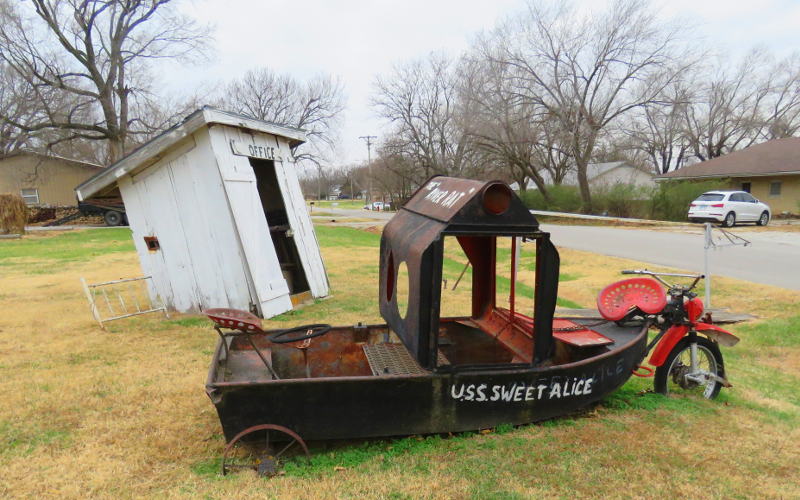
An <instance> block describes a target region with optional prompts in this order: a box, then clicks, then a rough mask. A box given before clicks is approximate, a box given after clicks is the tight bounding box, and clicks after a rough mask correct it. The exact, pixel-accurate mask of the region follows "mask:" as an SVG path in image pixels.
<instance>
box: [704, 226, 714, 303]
mask: <svg viewBox="0 0 800 500" xmlns="http://www.w3.org/2000/svg"><path fill="white" fill-rule="evenodd" d="M711 231H712V228H711V223H710V222H706V232H705V244H704V245H703V246H704V250H703V274H704V275H705V277H706V278H705V279H706V309H711V272H710V271H709V269H708V250H709V249H710V248H711V243H712V240H711V238H712V235H711Z"/></svg>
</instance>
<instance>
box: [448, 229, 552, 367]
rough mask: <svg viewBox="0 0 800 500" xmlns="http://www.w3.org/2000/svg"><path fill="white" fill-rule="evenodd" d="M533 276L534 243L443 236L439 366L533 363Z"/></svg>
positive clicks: (515, 238)
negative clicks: (472, 260) (473, 260)
mask: <svg viewBox="0 0 800 500" xmlns="http://www.w3.org/2000/svg"><path fill="white" fill-rule="evenodd" d="M495 243H496V247H495ZM470 247H471V250H469V248H470ZM495 248H496V249H495ZM492 249H494V251H493V252H492ZM492 253H493V255H492ZM468 254H471V255H473V258H474V259H475V260H476V262H471V261H470V259H469V257H468V256H467V255H468ZM476 268H477V273H478V275H476V274H475V269H476ZM535 271H536V242H535V241H534V240H533V239H529V240H527V241H524V239H523V238H521V237H509V236H480V237H476V236H471V237H468V239H463V238H459V237H457V236H445V237H444V249H443V262H442V292H441V309H440V310H441V315H440V320H439V336H438V348H439V352H438V354H439V355H438V356H437V359H438V362H437V365H441V364H443V363H447V364H450V365H485V364H507V363H527V362H530V359H531V356H532V351H533V340H532V330H533V325H532V320H531V318H532V317H533V308H534V285H535V278H536V272H535Z"/></svg>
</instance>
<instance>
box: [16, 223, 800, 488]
mask: <svg viewBox="0 0 800 500" xmlns="http://www.w3.org/2000/svg"><path fill="white" fill-rule="evenodd" d="M317 234H318V236H319V240H320V242H321V245H322V250H323V255H324V258H325V263H326V266H327V269H328V272H329V276H330V281H331V285H332V288H333V296H332V297H331V298H329V299H327V300H321V301H318V302H317V303H316V304H314V305H311V306H308V307H305V308H303V309H300V310H298V311H293V312H290V313H287V314H284V315H282V316H280V317H278V318H274V319H273V320H270V321H267V322H266V324H267V326H268V327H284V326H288V325H292V324H301V323H308V322H312V321H313V322H317V321H321V320H324V321H325V322H329V323H333V324H350V323H355V322H357V321H366V322H378V321H381V320H380V316H379V314H378V310H377V284H376V280H377V256H378V249H379V235H378V234H377V233H376V232H375V231H361V230H356V229H351V228H346V227H329V226H318V227H317ZM445 253H446V259H447V260H446V261H445V269H444V273H445V276H446V277H447V278H448V283H449V287H448V290H447V291H446V292H445V297H444V299H443V302H444V304H445V307H446V308H449V307H452V308H453V310H454V311H455V310H458V309H459V308H462V307H464V304H465V303H466V300H467V298H468V296H469V286H468V285H469V279H468V275H469V270H467V273H466V274H465V277H464V278H463V279H462V282H461V283H460V284H459V286H458V287H457V289H456V290H451V288H452V284H453V283H454V281H455V279H456V278H457V276H458V274H460V272H461V270H462V269H463V264H464V260H463V256H462V255H461V254H460V253H459V251H458V248H456V247H455V246H453V245H450V244H448V246H447V247H446V252H445ZM507 256H508V249H507V248H506V247H503V248H501V250H500V251H499V261H500V262H503V261H504V259H505V260H507ZM561 257H562V268H561V273H562V275H561V283H560V286H559V295H560V297H559V302H560V304H561V305H564V306H567V307H576V306H584V307H591V306H592V305H593V304H594V297H595V295H596V294H597V292H598V291H599V290H600V289H601V288H602V287H603V286H604V285H606V284H608V283H610V282H611V281H613V280H616V279H618V278H619V275H618V273H617V271H618V270H620V269H624V268H630V267H639V266H640V265H639V264H637V263H635V262H632V261H628V260H624V259H616V258H611V257H603V256H598V255H594V254H590V253H585V252H578V251H571V250H562V251H561ZM532 259H533V256H532V254H530V255H529V254H523V258H522V266H521V267H522V272H521V279H522V283H521V285H520V287H519V288H518V291H519V293H525V292H529V291H530V289H531V285H532V283H531V282H530V281H527V280H528V279H529V277H528V276H527V275H526V270H528V269H529V267H530V264H531V263H532V262H533V260H532ZM651 267H652V266H651ZM139 274H140V271H139V265H138V259H137V257H136V255H135V253H134V251H133V245H132V243H131V241H130V233H129V232H128V230H126V229H102V230H86V231H72V232H64V233H48V234H34V235H29V236H26V237H25V238H24V239H22V240H2V241H0V311H2V315H0V390H1V391H2V395H3V404H2V407H0V467H2V474H0V497H2V498H9V497H20V498H31V497H57V498H86V497H90V496H98V497H116V498H141V497H156V498H254V497H256V498H264V497H270V498H271V497H283V498H362V497H372V498H498V499H500V498H502V499H512V498H541V497H548V498H549V497H565V498H566V497H570V498H571V497H576V496H577V497H589V498H606V497H610V498H615V497H619V498H630V497H651V496H653V495H658V496H663V497H679V498H687V497H697V498H709V497H717V498H740V497H741V498H748V497H749V498H798V497H800V482H798V481H797V478H798V477H800V461H798V457H800V445H798V443H800V308H798V305H797V304H798V303H800V293H797V292H791V291H787V290H783V289H779V288H774V287H768V286H762V285H754V284H752V283H746V282H742V281H736V280H730V279H725V278H719V279H716V281H715V292H717V295H715V297H714V301H715V305H716V306H720V307H729V308H731V309H733V310H738V311H743V312H749V313H752V314H756V315H758V316H759V318H760V319H759V320H758V321H756V322H753V323H751V324H747V325H738V326H735V327H733V330H734V331H735V333H737V334H738V335H740V336H741V337H742V342H741V343H740V344H739V345H737V346H736V347H734V348H724V350H723V352H724V355H725V361H726V369H727V372H728V374H729V377H730V379H731V381H732V383H733V384H734V388H732V389H729V390H723V393H722V395H721V396H720V398H719V399H718V400H716V401H705V400H699V399H694V398H678V397H672V398H664V397H662V396H660V395H656V394H653V393H652V392H648V389H650V388H651V387H652V382H651V381H650V380H645V379H638V378H635V377H634V378H633V379H631V380H630V381H629V382H628V383H627V384H626V385H625V386H623V387H622V388H621V389H620V390H618V391H617V392H615V393H614V394H612V395H611V396H610V397H609V398H607V399H606V400H605V401H603V402H602V403H601V404H600V405H598V406H596V407H594V408H592V409H590V410H588V411H586V412H584V413H582V414H579V415H573V416H570V417H567V418H561V419H557V420H553V421H548V422H544V423H541V424H534V425H527V426H522V427H518V428H512V427H510V426H500V427H498V428H497V429H494V430H491V431H488V432H481V433H464V434H460V435H455V436H424V437H421V436H412V437H408V438H403V439H394V440H369V441H348V442H344V443H341V442H340V443H335V444H330V443H327V444H326V443H312V459H311V463H310V464H301V463H289V464H287V467H286V468H285V475H283V476H280V477H277V478H274V479H271V480H265V479H260V478H258V477H256V476H255V475H254V474H251V473H249V472H243V473H239V474H235V475H232V476H228V477H225V478H223V477H221V476H219V475H218V473H217V471H218V467H219V457H220V455H221V453H222V449H223V446H224V439H223V437H222V434H221V430H220V426H219V421H218V419H217V416H216V413H215V411H214V408H213V406H212V404H211V402H210V401H209V400H208V398H207V397H206V395H205V392H204V383H205V377H206V373H207V370H208V365H209V362H210V359H211V355H212V350H213V348H214V344H215V342H216V334H215V333H214V331H213V330H212V329H211V328H210V323H209V322H208V321H207V320H206V319H204V318H201V317H193V316H180V315H179V316H177V317H173V318H172V319H170V320H165V319H163V318H162V317H160V316H158V315H152V316H148V317H139V318H131V319H128V320H121V321H118V322H114V323H111V324H110V325H109V330H110V331H109V332H104V331H102V330H100V329H99V327H98V326H97V325H96V323H94V322H93V320H92V318H91V315H90V313H89V310H88V306H87V304H86V301H85V299H84V297H83V292H82V291H81V288H80V284H79V277H81V276H83V277H85V278H86V279H87V280H88V281H90V282H97V281H105V280H110V279H114V278H119V277H130V276H136V275H139ZM505 286H507V282H506V284H505V285H504V283H503V282H502V280H501V281H499V282H498V289H499V290H500V295H504V294H505V292H506V288H504V287H505ZM398 293H399V292H398Z"/></svg>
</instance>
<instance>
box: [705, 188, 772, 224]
mask: <svg viewBox="0 0 800 500" xmlns="http://www.w3.org/2000/svg"><path fill="white" fill-rule="evenodd" d="M770 217H771V211H770V209H769V206H768V205H767V204H766V203H761V202H760V201H758V200H757V199H755V198H753V196H752V195H751V194H750V193H748V192H745V191H709V192H707V193H703V194H701V195H700V196H699V197H698V198H697V199H696V200H694V201H693V202H692V203H691V204H690V205H689V221H690V222H712V221H713V222H721V223H722V225H723V226H725V227H733V226H734V225H735V224H736V223H739V222H755V223H756V224H758V225H759V226H766V225H767V223H768V222H769V219H770Z"/></svg>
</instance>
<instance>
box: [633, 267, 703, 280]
mask: <svg viewBox="0 0 800 500" xmlns="http://www.w3.org/2000/svg"><path fill="white" fill-rule="evenodd" d="M622 274H648V275H650V276H674V277H676V278H698V279H703V278H705V275H702V274H681V273H654V272H653V271H648V270H647V269H626V270H624V271H622Z"/></svg>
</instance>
